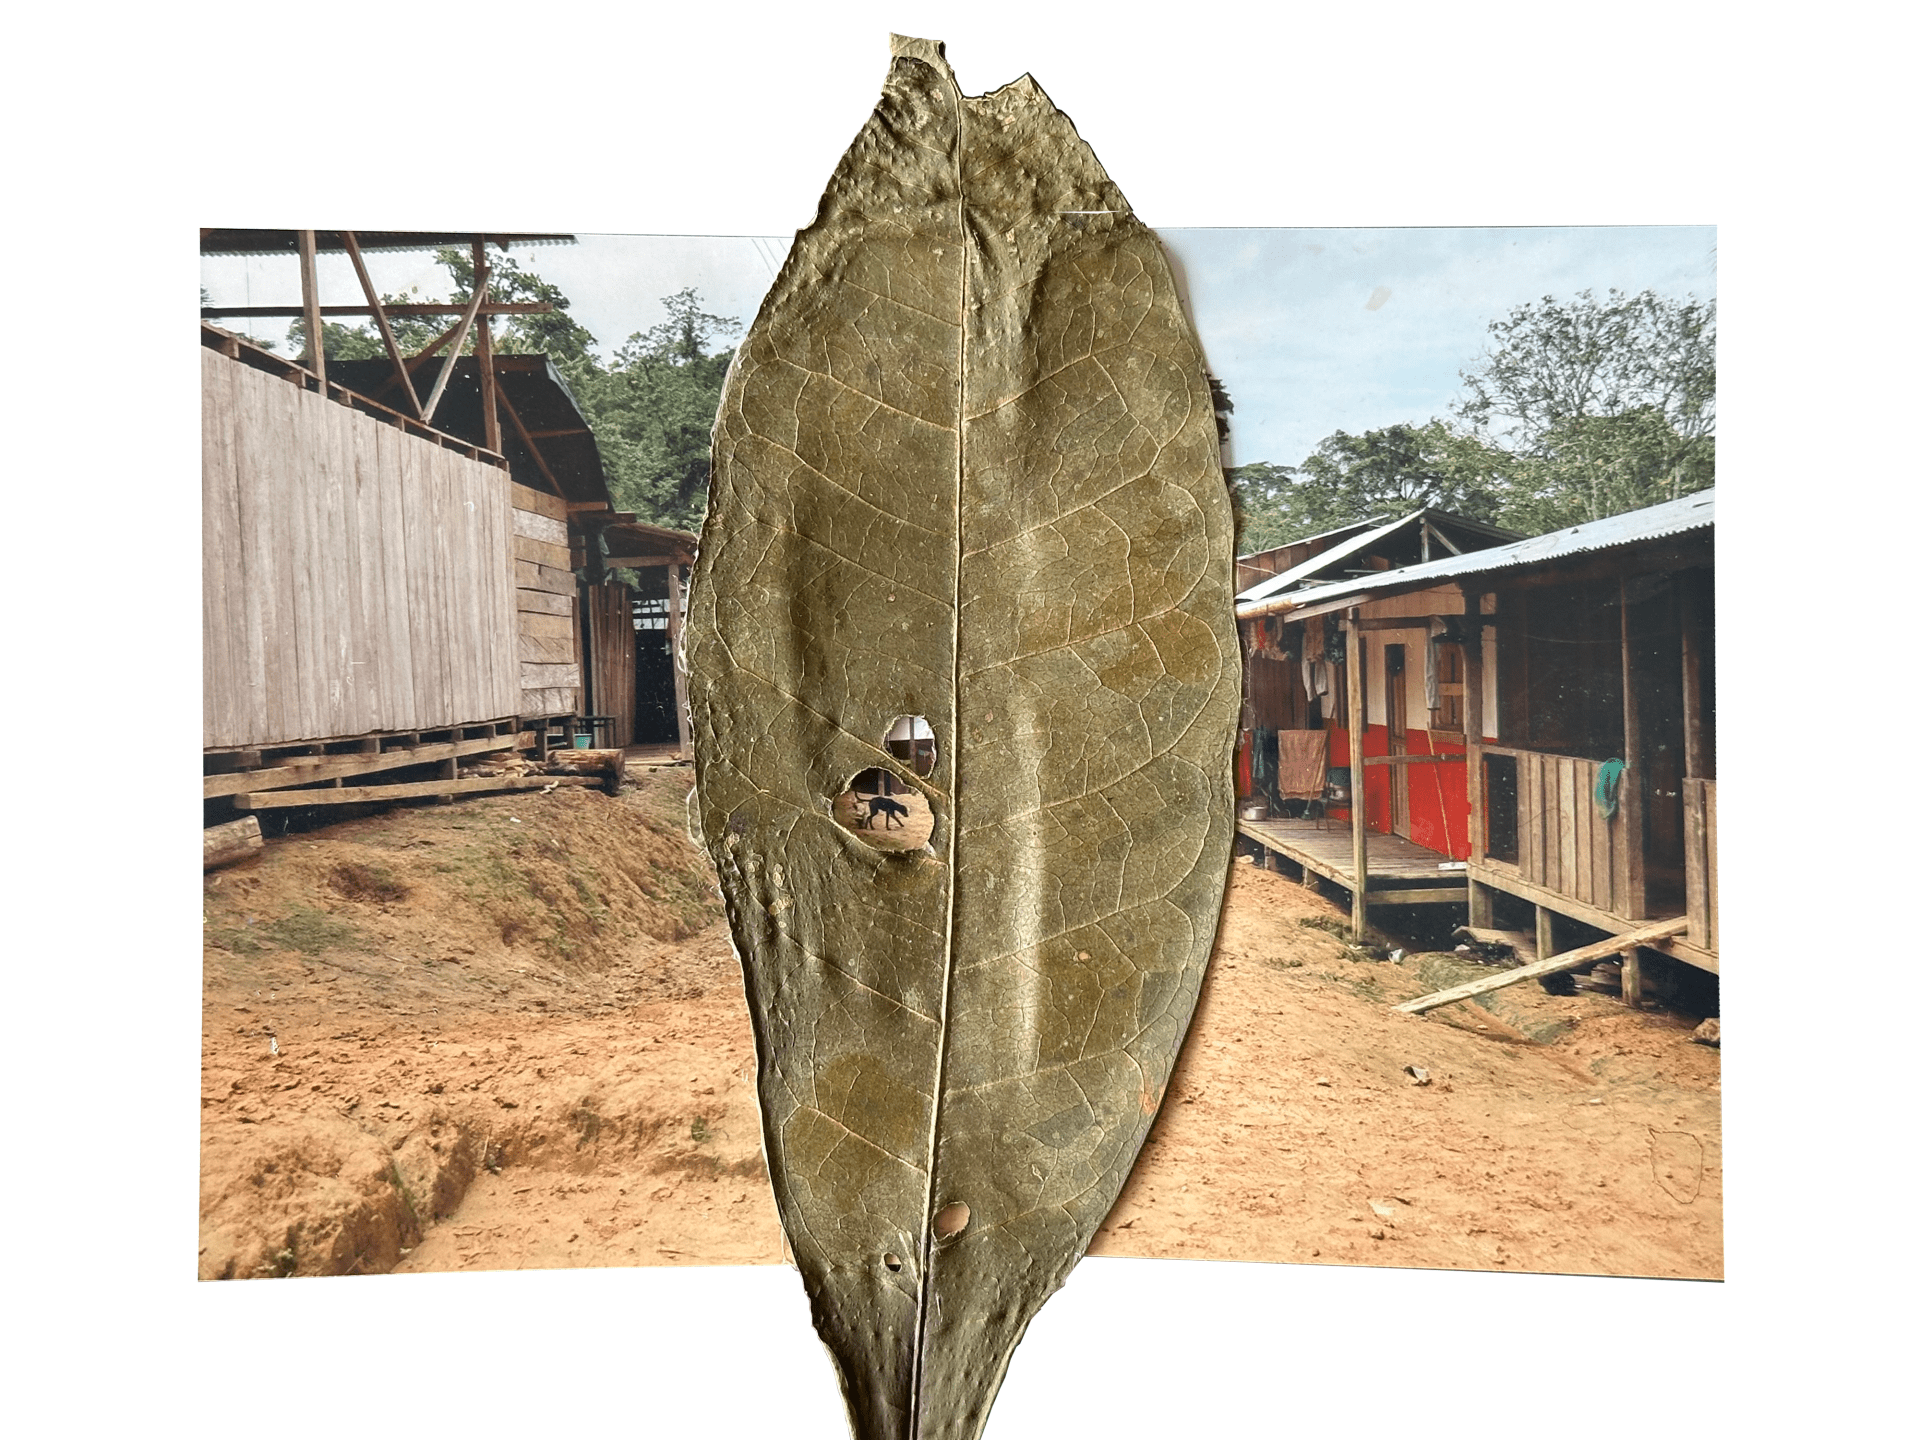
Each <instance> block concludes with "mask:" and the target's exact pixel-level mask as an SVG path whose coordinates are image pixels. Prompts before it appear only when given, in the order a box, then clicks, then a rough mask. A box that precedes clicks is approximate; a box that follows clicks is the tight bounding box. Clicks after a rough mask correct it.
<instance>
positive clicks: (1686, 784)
mask: <svg viewBox="0 0 1920 1440" xmlns="http://www.w3.org/2000/svg"><path fill="white" fill-rule="evenodd" d="M1713 785H1714V782H1713V781H1711V780H1697V779H1687V780H1682V781H1681V782H1680V793H1681V795H1682V797H1683V799H1682V804H1683V805H1684V806H1685V817H1686V851H1687V943H1688V944H1689V945H1693V946H1697V947H1698V948H1700V949H1702V950H1711V951H1712V952H1713V953H1714V954H1716V955H1717V954H1719V953H1720V840H1719V831H1718V829H1717V827H1716V826H1715V823H1714V808H1715V807H1714V797H1713Z"/></svg>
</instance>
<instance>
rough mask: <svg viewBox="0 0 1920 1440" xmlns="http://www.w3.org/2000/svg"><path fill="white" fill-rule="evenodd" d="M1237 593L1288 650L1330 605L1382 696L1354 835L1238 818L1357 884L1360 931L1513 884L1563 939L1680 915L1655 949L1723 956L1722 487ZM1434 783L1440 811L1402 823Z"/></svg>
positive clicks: (1478, 912)
mask: <svg viewBox="0 0 1920 1440" xmlns="http://www.w3.org/2000/svg"><path fill="white" fill-rule="evenodd" d="M1238 611H1239V614H1240V616H1241V618H1242V620H1243V621H1244V622H1247V623H1249V624H1252V625H1255V626H1256V627H1258V626H1259V625H1261V624H1262V623H1264V625H1265V626H1266V627H1267V628H1266V630H1265V631H1264V632H1262V631H1260V630H1258V629H1256V631H1255V637H1256V638H1255V641H1254V642H1253V643H1265V644H1269V645H1273V646H1276V647H1277V649H1278V652H1279V653H1280V654H1282V655H1286V654H1291V653H1293V650H1294V647H1298V648H1299V649H1301V650H1302V651H1304V649H1305V641H1304V639H1301V638H1297V637H1302V636H1305V635H1306V634H1307V633H1308V632H1310V631H1312V630H1313V629H1315V628H1316V627H1318V628H1319V629H1320V630H1321V632H1322V635H1323V638H1324V637H1326V636H1327V635H1328V627H1333V632H1332V633H1333V634H1336V635H1337V637H1338V649H1339V652H1340V653H1339V663H1338V664H1336V665H1335V666H1334V667H1333V668H1334V669H1336V670H1337V672H1338V674H1337V676H1336V688H1337V689H1338V691H1339V692H1341V694H1342V695H1343V696H1344V713H1345V714H1346V715H1347V716H1353V715H1361V716H1364V717H1365V720H1364V726H1363V730H1362V733H1363V736H1364V739H1363V744H1362V747H1361V748H1362V756H1363V759H1362V770H1363V774H1364V783H1363V784H1362V785H1361V786H1360V787H1359V788H1358V789H1357V790H1356V791H1355V793H1354V804H1353V806H1352V809H1351V813H1350V814H1349V815H1348V817H1347V820H1348V825H1347V827H1346V829H1347V833H1346V834H1345V835H1344V836H1338V837H1336V836H1334V835H1332V834H1329V833H1328V832H1327V831H1325V830H1324V829H1318V830H1316V829H1315V828H1314V826H1313V824H1312V822H1310V821H1307V820H1299V819H1293V818H1288V817H1274V818H1272V819H1268V820H1264V821H1247V820H1242V821H1241V822H1240V829H1241V833H1242V834H1243V836H1245V837H1246V838H1247V839H1249V840H1250V841H1253V842H1255V843H1258V844H1260V845H1262V846H1263V847H1265V848H1268V849H1271V850H1273V851H1275V852H1277V853H1279V854H1282V855H1287V856H1289V857H1290V858H1294V859H1296V860H1297V861H1300V862H1301V863H1309V864H1310V868H1317V869H1318V871H1319V873H1322V874H1325V875H1327V876H1328V877H1329V878H1332V879H1334V880H1336V881H1338V882H1339V883H1341V884H1343V885H1345V886H1346V887H1347V888H1348V889H1349V891H1350V892H1351V893H1352V895H1353V907H1354V924H1355V927H1356V931H1358V930H1360V929H1361V928H1363V927H1364V924H1365V916H1366V911H1367V906H1368V904H1369V903H1376V904H1377V903H1381V902H1382V901H1387V902H1391V901H1392V900H1394V899H1396V898H1403V897H1404V896H1406V895H1407V894H1409V893H1411V892H1412V891H1414V890H1416V889H1417V890H1420V891H1426V892H1429V893H1428V894H1426V895H1423V896H1422V898H1423V899H1448V898H1455V896H1457V898H1458V899H1459V901H1460V902H1462V903H1463V904H1465V905H1466V906H1467V909H1468V915H1467V919H1468V923H1469V924H1470V925H1473V926H1486V925H1489V924H1491V914H1492V905H1493V903H1494V899H1495V897H1496V896H1498V895H1504V896H1509V897H1512V898H1513V899H1514V900H1517V901H1521V902H1525V903H1526V904H1528V905H1530V906H1531V907H1532V908H1533V912H1534V920H1535V948H1536V950H1537V953H1538V954H1539V956H1540V957H1541V958H1543V959H1544V958H1547V957H1550V956H1552V955H1553V954H1554V953H1556V951H1557V950H1559V949H1562V948H1564V947H1563V946H1560V945H1559V944H1558V941H1557V933H1556V932H1557V930H1559V929H1563V928H1565V927H1564V926H1563V925H1562V924H1561V922H1562V921H1564V920H1574V921H1578V922H1579V923H1580V924H1581V925H1585V926H1590V927H1593V928H1595V929H1598V930H1600V931H1602V932H1605V933H1606V934H1608V935H1616V936H1617V935H1627V934H1638V933H1643V932H1647V931H1649V930H1663V931H1665V932H1667V933H1663V934H1661V935H1659V936H1658V937H1657V942H1656V947H1655V948H1659V949H1661V950H1663V951H1664V952H1666V953H1668V954H1670V955H1672V956H1674V957H1675V958H1678V959H1681V960H1684V961H1686V962H1688V963H1689V964H1692V965H1695V966H1698V967H1700V968H1702V969H1706V970H1711V971H1714V972H1715V973H1717V972H1718V969H1719V958H1718V957H1719V924H1718V913H1717V912H1718V904H1717V895H1718V885H1717V879H1716V874H1717V858H1716V850H1717V845H1716V838H1717V837H1716V826H1715V813H1714V812H1715V804H1714V785H1715V772H1714V739H1713V737H1714V721H1713V706H1714V700H1713V695H1714V687H1713V675H1714V645H1713V492H1712V491H1711V490H1708V491H1703V492H1700V493H1698V494H1695V495H1689V496H1685V497H1682V498H1681V499H1678V500H1674V501H1671V502H1668V503H1666V504H1662V505H1655V506H1650V507H1648V508H1646V509H1643V510H1637V511H1633V512H1631V513H1629V514H1626V515H1617V516H1613V517H1610V518H1608V519H1605V520H1600V521H1596V522H1593V523H1591V524H1586V525H1576V526H1572V527H1570V528H1568V529H1565V530H1559V531H1555V532H1553V533H1552V534H1549V535H1542V536H1538V537H1535V538H1533V539H1526V540H1519V541H1515V542H1513V543H1510V544H1506V545H1498V546H1493V547H1490V548H1485V549H1480V550H1476V551H1468V552H1464V553H1461V554H1456V555H1448V556H1445V557H1442V558H1438V559H1432V560H1429V561H1427V562H1425V563H1420V564H1414V565H1409V566H1404V567H1401V568H1397V569H1391V570H1383V571H1379V572H1376V573H1374V574H1371V575H1361V576H1355V577H1351V578H1348V579H1344V580H1340V581H1337V582H1335V583H1331V584H1327V585H1324V586H1318V587H1312V588H1309V589H1295V590H1292V591H1291V592H1289V593H1287V594H1285V595H1279V596H1268V597H1255V598H1253V599H1251V600H1249V599H1247V598H1245V597H1243V598H1242V600H1241V603H1240V604H1239V606H1238ZM1276 632H1277V636H1276ZM1262 637H1264V638H1262ZM1356 660H1357V662H1358V663H1355V661H1356ZM1454 677H1457V678H1454ZM1422 682H1424V688H1425V690H1426V694H1425V696H1424V697H1422V698H1423V700H1424V702H1425V705H1426V710H1427V714H1428V716H1429V726H1428V731H1427V735H1426V737H1425V739H1424V740H1415V739H1414V731H1413V727H1412V726H1411V725H1410V724H1405V723H1404V719H1403V717H1405V716H1406V715H1408V714H1410V713H1414V712H1413V711H1412V710H1411V709H1410V701H1409V700H1408V698H1407V696H1408V691H1409V688H1410V686H1414V685H1418V684H1420V683H1422ZM1413 693H1415V694H1418V693H1419V692H1418V690H1414V692H1413ZM1455 716H1457V722H1456V723H1457V728H1456V724H1449V723H1444V722H1448V721H1451V720H1453V717H1455ZM1456 734H1457V736H1458V739H1457V740H1456V739H1455V738H1454V737H1455V735H1456ZM1436 736H1440V737H1444V739H1436ZM1428 777H1431V778H1428ZM1421 789H1425V790H1426V791H1427V793H1428V794H1429V795H1430V797H1431V800H1432V803H1433V806H1434V809H1435V810H1436V811H1437V813H1438V815H1439V817H1440V820H1439V826H1438V829H1437V831H1436V830H1435V829H1432V828H1425V829H1423V828H1421V827H1418V826H1416V825H1413V824H1408V825H1406V826H1405V827H1404V828H1403V826H1402V817H1403V815H1405V814H1407V813H1408V807H1407V806H1406V805H1405V803H1404V801H1403V800H1402V798H1401V797H1402V796H1403V795H1406V794H1410V793H1416V792H1418V791H1419V790H1421ZM1383 861H1384V862H1385V863H1384V864H1382V863H1381V862H1383ZM1423 863H1424V864H1425V865H1426V866H1427V867H1428V869H1427V871H1426V872H1425V873H1423V874H1422V875H1421V876H1420V878H1419V880H1418V882H1417V883H1412V882H1409V880H1408V879H1407V875H1408V873H1409V867H1413V868H1417V867H1419V866H1420V865H1421V864H1423ZM1454 871H1457V876H1458V878H1457V879H1454V880H1451V881H1449V882H1447V883H1445V884H1442V883H1440V882H1441V877H1443V876H1445V875H1447V874H1448V873H1449V872H1454ZM1383 872H1384V873H1383ZM1448 890H1453V891H1454V892H1455V896H1449V895H1448V894H1446V893H1444V892H1446V891H1448Z"/></svg>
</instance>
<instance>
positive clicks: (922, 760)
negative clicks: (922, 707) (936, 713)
mask: <svg viewBox="0 0 1920 1440" xmlns="http://www.w3.org/2000/svg"><path fill="white" fill-rule="evenodd" d="M886 745H887V752H888V753H889V754H891V755H892V756H894V758H896V759H898V760H904V761H905V762H906V764H907V768H908V769H909V770H911V771H913V773H914V774H916V775H931V774H932V773H933V762H934V761H935V760H936V759H937V758H938V752H937V749H936V747H935V746H934V743H933V727H932V726H931V725H929V724H927V717H926V716H924V715H902V716H900V717H899V718H898V719H896V720H895V721H894V722H893V724H892V725H890V726H888V727H887V739H886Z"/></svg>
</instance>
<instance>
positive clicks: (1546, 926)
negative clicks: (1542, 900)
mask: <svg viewBox="0 0 1920 1440" xmlns="http://www.w3.org/2000/svg"><path fill="white" fill-rule="evenodd" d="M1557 918H1558V917H1557V916H1556V915H1555V914H1554V913H1553V911H1551V910H1549V909H1548V908H1547V907H1546V906H1545V905H1535V906H1534V907H1533V953H1534V955H1535V956H1536V957H1538V958H1539V959H1541V960H1548V959H1551V958H1552V957H1553V954H1554V952H1555V951H1556V950H1558V949H1559V948H1560V947H1559V946H1558V945H1556V944H1555V943H1554V938H1553V931H1554V921H1555V920H1556V919H1557Z"/></svg>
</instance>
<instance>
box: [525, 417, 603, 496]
mask: <svg viewBox="0 0 1920 1440" xmlns="http://www.w3.org/2000/svg"><path fill="white" fill-rule="evenodd" d="M592 433H593V431H592V430H590V429H588V428H587V427H586V426H584V425H575V426H574V427H573V428H572V429H570V430H529V431H528V432H527V438H528V439H531V440H558V439H559V438H560V437H561V436H562V435H591V434H592ZM580 508H581V509H583V510H605V509H607V508H609V507H607V506H605V505H602V504H601V503H600V502H599V501H597V500H596V501H594V502H593V503H592V504H591V505H582V506H581V507H580Z"/></svg>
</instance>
